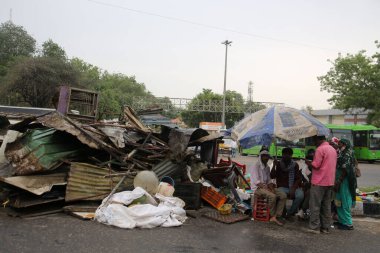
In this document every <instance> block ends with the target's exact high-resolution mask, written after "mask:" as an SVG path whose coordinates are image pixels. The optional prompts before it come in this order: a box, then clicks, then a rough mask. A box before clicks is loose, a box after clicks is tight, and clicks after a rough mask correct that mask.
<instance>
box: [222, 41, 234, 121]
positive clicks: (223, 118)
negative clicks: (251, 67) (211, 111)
mask: <svg viewBox="0 0 380 253" xmlns="http://www.w3.org/2000/svg"><path fill="white" fill-rule="evenodd" d="M231 43H232V41H228V40H226V41H223V42H222V44H223V45H226V56H225V59H224V88H223V111H222V123H223V125H224V127H225V126H226V81H227V50H228V46H231Z"/></svg>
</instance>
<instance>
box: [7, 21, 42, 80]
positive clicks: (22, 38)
mask: <svg viewBox="0 0 380 253" xmlns="http://www.w3.org/2000/svg"><path fill="white" fill-rule="evenodd" d="M35 50H36V40H35V39H34V38H33V37H32V36H30V35H29V34H28V33H27V32H26V31H25V30H24V28H23V27H22V26H17V25H15V24H13V23H12V22H11V21H8V22H5V23H2V24H1V25H0V76H5V75H6V73H7V69H8V67H7V66H8V64H9V63H10V62H11V61H13V60H14V59H15V58H16V57H20V56H31V55H33V53H34V52H35Z"/></svg>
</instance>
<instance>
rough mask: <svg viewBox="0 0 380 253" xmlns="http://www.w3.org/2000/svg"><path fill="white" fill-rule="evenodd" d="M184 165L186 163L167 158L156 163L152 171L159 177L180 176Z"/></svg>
mask: <svg viewBox="0 0 380 253" xmlns="http://www.w3.org/2000/svg"><path fill="white" fill-rule="evenodd" d="M184 166H185V165H181V164H176V163H173V162H172V161H171V160H169V159H167V160H164V161H162V162H160V163H159V164H157V165H155V166H154V167H153V168H152V171H154V173H156V175H157V177H158V178H159V179H161V178H162V177H164V176H170V177H180V176H181V174H182V169H183V168H184Z"/></svg>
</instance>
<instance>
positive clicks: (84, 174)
mask: <svg viewBox="0 0 380 253" xmlns="http://www.w3.org/2000/svg"><path fill="white" fill-rule="evenodd" d="M114 173H115V171H112V170H110V169H109V168H102V167H98V166H95V165H92V164H87V163H72V164H71V167H70V172H69V178H68V181H67V187H66V198H65V199H66V202H68V201H75V200H102V199H103V198H104V197H106V196H107V195H108V194H109V193H110V192H111V191H112V189H113V188H114V187H115V185H116V184H117V183H118V182H119V181H120V179H121V178H122V176H115V177H111V178H106V177H105V176H106V175H109V174H114ZM131 186H133V179H130V178H127V179H126V180H125V181H124V183H123V184H122V185H121V187H120V188H119V190H120V191H121V190H123V189H126V188H128V187H131Z"/></svg>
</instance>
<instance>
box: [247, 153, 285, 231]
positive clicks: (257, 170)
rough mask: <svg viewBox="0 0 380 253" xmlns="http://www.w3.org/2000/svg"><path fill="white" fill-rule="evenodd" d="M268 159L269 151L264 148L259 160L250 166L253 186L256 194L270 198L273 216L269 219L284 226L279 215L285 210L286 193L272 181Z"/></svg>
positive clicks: (269, 202)
mask: <svg viewBox="0 0 380 253" xmlns="http://www.w3.org/2000/svg"><path fill="white" fill-rule="evenodd" d="M268 161H269V152H268V151H267V150H262V151H261V152H260V155H259V159H258V161H257V162H256V163H255V164H254V165H253V166H252V167H250V168H249V171H250V174H251V188H252V190H253V192H254V193H255V195H257V196H260V197H266V198H268V205H269V208H270V216H271V218H270V220H269V221H271V222H274V223H276V224H277V225H280V226H282V225H283V223H282V222H280V221H279V220H278V219H277V217H280V216H281V215H282V211H283V210H284V206H285V202H286V194H285V193H283V192H280V191H279V190H278V189H276V188H275V185H274V184H273V183H272V180H271V178H270V168H269V165H268ZM277 198H278V200H277Z"/></svg>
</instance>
